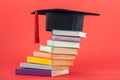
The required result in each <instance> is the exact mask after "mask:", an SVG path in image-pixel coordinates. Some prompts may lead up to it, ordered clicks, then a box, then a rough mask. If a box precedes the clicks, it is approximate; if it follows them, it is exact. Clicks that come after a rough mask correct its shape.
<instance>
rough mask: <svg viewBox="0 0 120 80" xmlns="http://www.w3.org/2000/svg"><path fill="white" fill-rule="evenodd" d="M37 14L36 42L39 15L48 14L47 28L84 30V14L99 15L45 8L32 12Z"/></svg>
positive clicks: (50, 29) (36, 38) (36, 39)
mask: <svg viewBox="0 0 120 80" xmlns="http://www.w3.org/2000/svg"><path fill="white" fill-rule="evenodd" d="M32 14H35V43H39V24H38V20H39V19H38V15H46V30H47V31H52V30H53V29H58V30H74V31H82V30H83V21H84V15H93V16H99V15H100V14H97V13H91V12H82V11H74V10H67V9H56V8H55V9H44V10H36V11H34V12H32Z"/></svg>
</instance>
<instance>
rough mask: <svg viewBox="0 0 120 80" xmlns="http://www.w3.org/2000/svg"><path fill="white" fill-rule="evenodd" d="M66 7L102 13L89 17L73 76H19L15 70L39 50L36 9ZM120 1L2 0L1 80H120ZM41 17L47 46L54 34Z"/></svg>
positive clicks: (0, 26)
mask: <svg viewBox="0 0 120 80" xmlns="http://www.w3.org/2000/svg"><path fill="white" fill-rule="evenodd" d="M45 8H66V9H74V10H82V11H91V12H98V13H100V14H101V16H99V17H95V16H86V17H85V20H84V31H85V32H86V33H87V38H86V39H82V41H81V48H80V49H79V55H78V56H77V57H76V60H75V65H74V66H73V67H71V69H70V74H69V75H65V76H59V77H53V78H50V77H41V76H23V75H22V76H21V75H15V68H17V67H19V63H20V62H25V61H26V57H27V56H28V55H32V52H33V51H34V50H38V48H39V44H35V43H34V40H33V39H34V32H33V31H34V30H33V29H34V16H33V15H31V14H30V12H32V11H34V10H36V9H45ZM119 9H120V0H1V1H0V11H1V12H0V80H104V79H105V80H106V79H109V80H110V79H111V80H116V79H120V46H119V45H120V36H119V34H120V32H119V30H120V22H119V21H120V15H119V14H120V10H119ZM44 26H45V16H40V36H41V37H40V40H41V44H44V45H45V44H46V40H47V39H51V33H50V32H46V31H45V27H44Z"/></svg>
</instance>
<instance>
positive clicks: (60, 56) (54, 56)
mask: <svg viewBox="0 0 120 80" xmlns="http://www.w3.org/2000/svg"><path fill="white" fill-rule="evenodd" d="M33 56H36V57H42V58H48V59H59V60H74V59H75V57H76V56H75V55H67V54H53V53H47V52H40V51H34V52H33Z"/></svg>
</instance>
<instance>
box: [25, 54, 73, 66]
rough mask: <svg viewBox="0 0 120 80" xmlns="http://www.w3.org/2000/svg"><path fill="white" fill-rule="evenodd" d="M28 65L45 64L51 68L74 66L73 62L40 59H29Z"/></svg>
mask: <svg viewBox="0 0 120 80" xmlns="http://www.w3.org/2000/svg"><path fill="white" fill-rule="evenodd" d="M27 62H28V63H35V64H44V65H51V66H73V60H55V59H46V58H40V57H30V56H29V57H27Z"/></svg>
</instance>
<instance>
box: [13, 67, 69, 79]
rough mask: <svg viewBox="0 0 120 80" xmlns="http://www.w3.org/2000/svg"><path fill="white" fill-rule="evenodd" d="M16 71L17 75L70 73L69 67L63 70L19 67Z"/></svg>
mask: <svg viewBox="0 0 120 80" xmlns="http://www.w3.org/2000/svg"><path fill="white" fill-rule="evenodd" d="M15 73H16V74H17V75H33V76H51V77H52V76H59V75H65V74H69V68H67V69H63V70H43V69H29V68H18V69H16V71H15Z"/></svg>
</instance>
